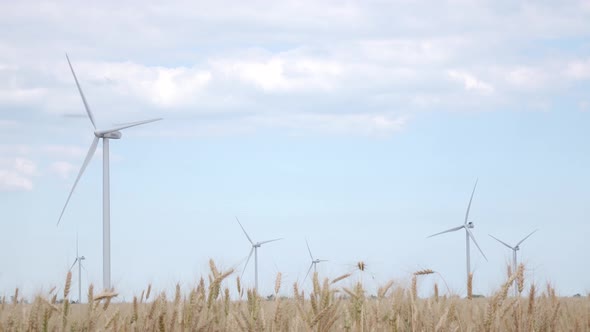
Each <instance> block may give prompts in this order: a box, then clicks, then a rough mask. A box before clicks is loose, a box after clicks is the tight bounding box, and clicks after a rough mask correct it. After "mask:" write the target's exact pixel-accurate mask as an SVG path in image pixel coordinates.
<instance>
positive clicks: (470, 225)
mask: <svg viewBox="0 0 590 332" xmlns="http://www.w3.org/2000/svg"><path fill="white" fill-rule="evenodd" d="M465 227H467V228H473V227H475V225H474V224H473V222H472V221H470V222H468V223H467V224H466V225H465Z"/></svg>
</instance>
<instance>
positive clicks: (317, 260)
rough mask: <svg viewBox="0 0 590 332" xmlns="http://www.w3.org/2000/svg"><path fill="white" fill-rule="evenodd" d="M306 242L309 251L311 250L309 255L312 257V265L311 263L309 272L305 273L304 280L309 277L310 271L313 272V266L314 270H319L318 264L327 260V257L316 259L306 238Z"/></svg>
mask: <svg viewBox="0 0 590 332" xmlns="http://www.w3.org/2000/svg"><path fill="white" fill-rule="evenodd" d="M305 244H307V251H308V252H309V257H311V265H309V269H308V270H307V274H305V278H303V282H305V280H306V279H307V276H309V272H311V268H313V272H314V273H315V272H317V264H318V263H321V262H327V261H328V260H327V259H315V258H313V255H312V253H311V249H309V242H307V240H305Z"/></svg>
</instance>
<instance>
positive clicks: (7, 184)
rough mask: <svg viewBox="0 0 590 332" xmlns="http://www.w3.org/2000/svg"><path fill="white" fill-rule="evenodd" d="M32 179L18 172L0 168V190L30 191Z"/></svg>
mask: <svg viewBox="0 0 590 332" xmlns="http://www.w3.org/2000/svg"><path fill="white" fill-rule="evenodd" d="M31 190H33V181H32V180H31V179H30V178H28V177H26V176H23V175H22V174H19V173H18V172H14V171H9V170H5V169H0V191H31Z"/></svg>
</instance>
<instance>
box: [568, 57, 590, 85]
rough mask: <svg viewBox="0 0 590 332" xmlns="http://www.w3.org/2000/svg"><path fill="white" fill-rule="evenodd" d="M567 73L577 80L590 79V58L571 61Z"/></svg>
mask: <svg viewBox="0 0 590 332" xmlns="http://www.w3.org/2000/svg"><path fill="white" fill-rule="evenodd" d="M566 75H567V76H569V77H571V78H574V79H577V80H587V79H590V59H587V60H577V61H573V62H570V63H569V64H568V65H567V69H566Z"/></svg>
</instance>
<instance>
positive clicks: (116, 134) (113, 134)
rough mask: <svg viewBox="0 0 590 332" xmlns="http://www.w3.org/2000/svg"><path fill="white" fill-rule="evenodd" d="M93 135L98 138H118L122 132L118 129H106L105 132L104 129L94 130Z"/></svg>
mask: <svg viewBox="0 0 590 332" xmlns="http://www.w3.org/2000/svg"><path fill="white" fill-rule="evenodd" d="M94 136H96V137H98V138H108V139H120V138H121V137H122V136H123V134H122V133H121V132H120V131H118V130H117V131H108V132H105V131H104V130H102V131H101V130H95V131H94Z"/></svg>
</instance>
